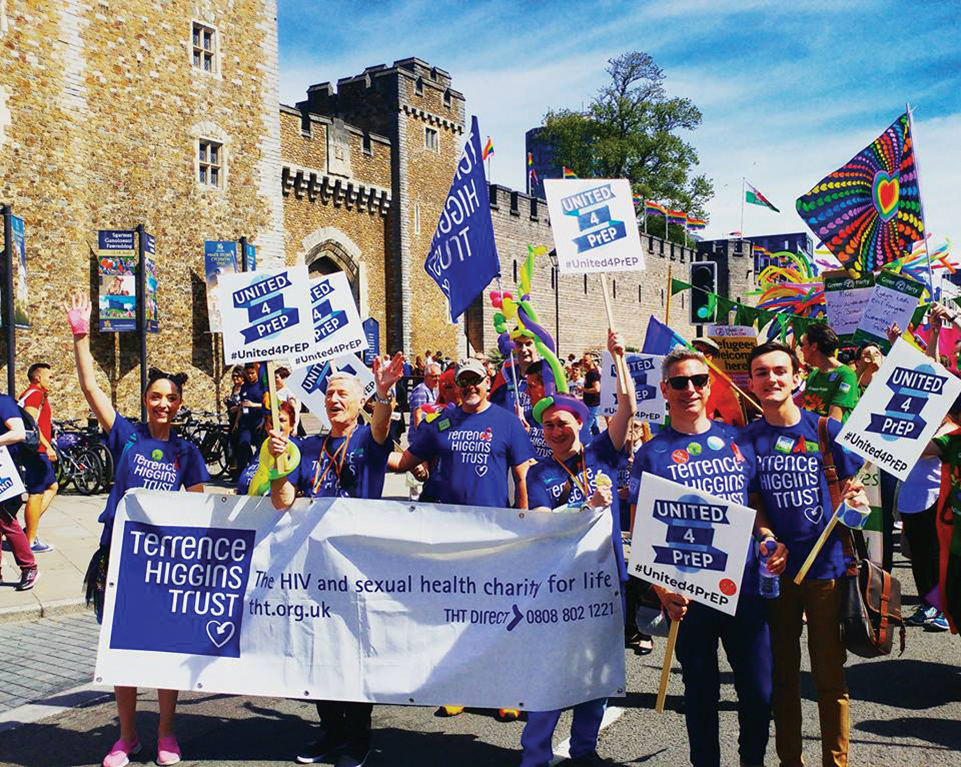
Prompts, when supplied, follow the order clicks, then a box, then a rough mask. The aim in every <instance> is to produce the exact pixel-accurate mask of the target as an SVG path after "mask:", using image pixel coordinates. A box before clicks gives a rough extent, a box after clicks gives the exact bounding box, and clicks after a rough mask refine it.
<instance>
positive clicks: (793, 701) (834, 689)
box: [743, 341, 867, 767]
mask: <svg viewBox="0 0 961 767" xmlns="http://www.w3.org/2000/svg"><path fill="white" fill-rule="evenodd" d="M748 364H749V366H750V375H751V391H752V393H753V394H754V396H755V397H756V398H757V400H758V402H760V404H761V407H762V408H763V417H762V418H760V419H758V420H757V421H754V422H753V423H752V424H751V425H750V426H748V427H747V428H746V429H745V430H744V432H743V433H744V436H745V438H746V439H747V440H749V441H750V444H751V447H752V449H753V451H754V454H755V458H756V460H757V476H756V478H755V481H754V483H753V484H752V486H751V493H752V495H751V500H752V505H755V506H757V507H759V508H760V507H761V504H763V508H764V511H765V514H766V517H767V519H768V520H769V523H770V526H771V529H772V530H773V532H774V534H775V535H776V536H777V538H778V539H779V540H781V541H782V542H784V543H785V544H786V545H787V547H788V549H789V550H790V552H791V558H790V560H789V562H788V564H787V568H786V570H785V573H784V577H782V578H781V582H780V596H779V597H778V598H777V599H774V600H772V601H771V604H770V627H771V648H772V651H773V656H774V722H775V732H776V740H775V743H776V746H777V753H778V757H779V758H780V760H781V764H782V765H785V767H800V765H802V764H803V761H802V758H801V754H802V741H801V691H800V669H801V648H800V639H801V629H802V623H803V616H804V615H805V614H806V615H807V631H808V651H809V653H810V655H811V668H812V672H813V675H814V684H815V687H816V688H817V700H818V711H819V713H820V723H821V751H822V759H823V764H825V765H839V766H840V765H845V764H847V757H848V730H849V724H848V690H847V685H846V684H845V681H844V661H845V651H844V643H843V642H842V641H841V625H840V608H841V584H842V581H841V578H843V577H844V575H845V574H846V573H847V572H848V571H849V568H850V566H851V565H852V564H853V561H852V560H851V559H850V557H849V556H846V554H845V550H844V548H843V547H842V536H844V535H850V534H849V532H848V531H847V529H846V528H844V529H843V530H842V529H838V528H835V530H834V531H833V532H832V533H831V536H830V537H829V538H828V541H827V543H826V544H825V545H824V547H823V548H822V549H821V552H820V553H819V554H818V555H817V558H816V559H815V560H814V564H813V565H812V567H811V569H810V570H809V571H808V574H807V576H806V578H805V580H804V581H803V582H802V583H801V584H800V585H797V584H795V582H794V577H795V576H796V575H797V574H798V571H799V569H800V568H801V565H802V563H804V561H805V559H806V558H807V556H808V554H810V552H811V550H812V548H813V547H814V546H815V545H816V542H817V541H818V539H819V538H820V536H821V534H822V532H823V531H824V529H825V527H826V526H827V524H828V521H829V520H830V519H831V517H832V516H833V514H834V503H833V502H832V498H831V492H830V487H829V485H828V479H827V476H826V473H825V457H826V456H828V457H830V459H831V461H833V464H834V466H835V467H836V472H837V477H838V478H839V480H840V481H841V482H842V483H847V488H846V491H845V500H846V501H848V502H849V503H850V504H851V505H855V506H862V505H863V506H864V507H867V498H866V497H865V496H864V494H863V493H864V489H863V486H862V485H860V483H857V485H855V484H854V483H850V482H848V480H850V478H851V477H853V476H854V475H855V474H856V473H857V470H858V469H859V468H860V466H861V464H862V463H863V461H861V459H860V458H858V457H857V456H855V455H854V454H852V453H849V452H847V451H846V450H844V449H843V448H842V447H841V445H840V443H839V442H838V441H837V436H838V433H839V432H840V431H841V424H840V423H839V422H838V421H836V420H833V419H829V418H826V417H824V416H819V415H817V414H816V413H813V412H811V411H810V410H802V409H801V408H799V407H798V406H797V405H796V404H795V402H794V400H793V399H792V398H791V392H792V391H793V390H794V389H796V388H797V386H798V385H799V384H800V378H801V370H800V362H799V361H798V358H797V355H796V354H795V353H794V351H793V350H792V349H791V348H790V347H788V346H785V345H784V344H780V343H777V342H774V341H771V342H768V343H765V344H761V345H760V346H758V347H757V348H755V349H754V350H753V351H752V352H751V355H750V357H749V358H748ZM849 551H850V549H849Z"/></svg>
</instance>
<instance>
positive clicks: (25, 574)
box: [17, 567, 40, 591]
mask: <svg viewBox="0 0 961 767" xmlns="http://www.w3.org/2000/svg"><path fill="white" fill-rule="evenodd" d="M39 577H40V570H39V568H36V567H29V568H27V569H26V570H23V571H22V572H21V573H20V583H18V584H17V591H30V589H32V588H33V587H34V585H35V584H36V582H37V579H38V578H39Z"/></svg>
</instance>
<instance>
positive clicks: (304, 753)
mask: <svg viewBox="0 0 961 767" xmlns="http://www.w3.org/2000/svg"><path fill="white" fill-rule="evenodd" d="M346 745H347V741H345V740H344V739H343V738H342V737H340V736H334V735H333V734H332V733H328V732H325V733H324V734H323V735H322V736H321V737H320V738H318V739H317V740H315V741H314V742H313V743H311V744H310V745H308V746H304V748H302V749H301V750H300V753H299V754H297V757H296V761H297V762H298V764H316V763H317V762H323V761H325V760H327V759H329V758H330V757H332V756H333V755H334V754H335V753H337V752H338V751H340V750H341V749H342V748H344V747H345V746H346Z"/></svg>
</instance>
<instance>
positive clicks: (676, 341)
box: [643, 315, 687, 354]
mask: <svg viewBox="0 0 961 767" xmlns="http://www.w3.org/2000/svg"><path fill="white" fill-rule="evenodd" d="M678 346H687V341H685V340H684V339H683V338H681V337H680V336H679V335H678V334H677V333H675V332H674V331H673V330H671V329H670V328H669V327H668V326H667V325H665V324H664V323H663V322H661V321H660V320H657V319H655V318H654V315H651V316H650V317H649V318H648V321H647V333H645V334H644V349H643V352H644V354H670V352H671V350H672V349H674V348H676V347H678Z"/></svg>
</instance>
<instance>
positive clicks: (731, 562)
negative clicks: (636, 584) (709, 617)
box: [627, 472, 754, 615]
mask: <svg viewBox="0 0 961 767" xmlns="http://www.w3.org/2000/svg"><path fill="white" fill-rule="evenodd" d="M637 499H638V500H637V515H636V517H635V520H634V534H633V537H632V539H631V561H630V564H629V565H628V568H627V571H628V573H629V574H630V575H633V576H634V577H635V578H640V579H641V580H644V581H649V582H650V583H655V584H657V585H659V586H664V587H665V588H667V589H670V590H671V591H676V592H679V593H681V594H683V595H684V596H686V597H687V598H688V599H692V600H694V601H695V602H700V603H701V604H705V605H707V606H708V607H713V608H714V609H715V610H720V611H721V612H722V613H727V614H728V615H734V613H735V611H736V610H737V602H738V598H739V597H740V595H741V578H742V576H743V575H744V563H745V562H746V561H747V555H748V550H749V549H748V547H749V546H752V545H753V542H754V539H753V533H754V509H749V508H747V507H746V506H740V505H738V504H736V503H732V502H731V501H727V500H724V499H723V498H718V497H717V496H715V495H710V494H708V493H705V492H703V491H701V490H695V489H693V488H690V487H687V486H686V485H681V484H678V483H677V482H671V481H670V480H668V479H661V478H660V477H657V476H655V475H653V474H648V473H647V472H644V473H643V474H642V475H641V485H640V488H639V490H638V494H637Z"/></svg>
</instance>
